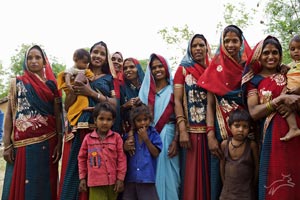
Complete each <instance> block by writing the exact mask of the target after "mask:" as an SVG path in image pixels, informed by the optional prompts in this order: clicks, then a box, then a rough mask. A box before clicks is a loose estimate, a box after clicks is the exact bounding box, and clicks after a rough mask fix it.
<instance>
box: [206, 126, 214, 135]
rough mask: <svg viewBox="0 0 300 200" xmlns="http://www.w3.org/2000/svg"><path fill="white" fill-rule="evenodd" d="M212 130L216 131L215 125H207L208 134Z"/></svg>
mask: <svg viewBox="0 0 300 200" xmlns="http://www.w3.org/2000/svg"><path fill="white" fill-rule="evenodd" d="M210 131H215V127H214V126H206V133H207V134H208V133H209V132H210Z"/></svg>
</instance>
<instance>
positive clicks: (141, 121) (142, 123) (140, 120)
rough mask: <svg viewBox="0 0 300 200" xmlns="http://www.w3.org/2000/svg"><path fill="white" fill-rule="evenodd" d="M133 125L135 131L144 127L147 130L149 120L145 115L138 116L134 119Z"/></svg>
mask: <svg viewBox="0 0 300 200" xmlns="http://www.w3.org/2000/svg"><path fill="white" fill-rule="evenodd" d="M134 124H135V127H136V129H137V130H138V129H140V128H144V127H145V128H146V129H147V128H148V127H149V126H150V118H149V117H148V116H147V115H144V114H140V115H138V116H137V117H136V118H135V120H134Z"/></svg>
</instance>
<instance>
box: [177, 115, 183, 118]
mask: <svg viewBox="0 0 300 200" xmlns="http://www.w3.org/2000/svg"><path fill="white" fill-rule="evenodd" d="M179 118H184V116H183V115H177V116H176V119H179Z"/></svg>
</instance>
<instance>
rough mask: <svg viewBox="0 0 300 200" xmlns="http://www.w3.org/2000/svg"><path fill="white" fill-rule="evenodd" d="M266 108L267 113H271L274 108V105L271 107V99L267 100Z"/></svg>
mask: <svg viewBox="0 0 300 200" xmlns="http://www.w3.org/2000/svg"><path fill="white" fill-rule="evenodd" d="M266 109H267V113H268V114H270V113H272V112H273V111H274V110H275V109H274V107H273V106H272V104H271V101H268V102H267V103H266Z"/></svg>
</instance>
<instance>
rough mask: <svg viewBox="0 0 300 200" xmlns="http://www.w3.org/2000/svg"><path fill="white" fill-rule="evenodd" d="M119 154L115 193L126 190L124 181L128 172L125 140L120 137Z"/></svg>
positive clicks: (118, 142)
mask: <svg viewBox="0 0 300 200" xmlns="http://www.w3.org/2000/svg"><path fill="white" fill-rule="evenodd" d="M117 154H118V156H117V159H118V161H117V181H116V184H115V187H114V191H116V192H122V191H123V190H124V179H125V175H126V170H127V158H126V155H125V153H124V151H123V140H122V138H121V136H119V135H118V137H117Z"/></svg>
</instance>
